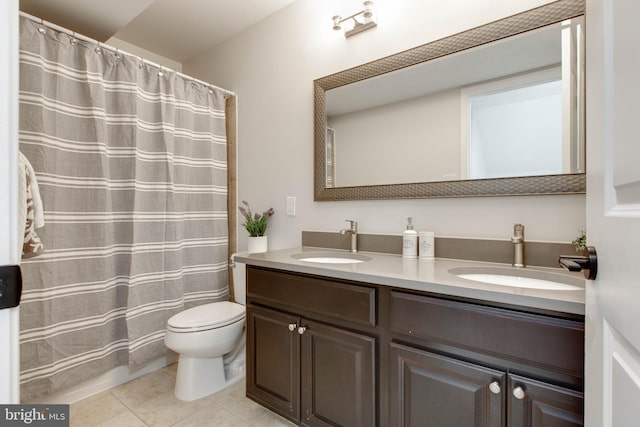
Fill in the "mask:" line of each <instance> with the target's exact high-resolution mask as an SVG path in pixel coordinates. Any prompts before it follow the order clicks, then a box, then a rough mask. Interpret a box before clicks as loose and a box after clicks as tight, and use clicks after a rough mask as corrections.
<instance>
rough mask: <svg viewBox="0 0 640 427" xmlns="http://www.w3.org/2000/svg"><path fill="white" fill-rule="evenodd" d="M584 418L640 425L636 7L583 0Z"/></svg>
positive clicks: (621, 0) (639, 47) (639, 31)
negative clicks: (588, 257) (593, 254)
mask: <svg viewBox="0 0 640 427" xmlns="http://www.w3.org/2000/svg"><path fill="white" fill-rule="evenodd" d="M586 16H587V25H586V28H587V37H586V39H587V70H586V78H587V91H586V99H587V132H586V134H587V241H588V244H589V245H592V246H595V247H596V249H597V251H598V258H599V260H598V263H599V268H598V270H599V271H598V277H597V278H596V280H595V281H594V282H592V283H589V284H588V290H587V308H586V312H587V316H586V372H585V375H586V376H585V382H586V393H585V398H586V401H585V421H586V425H587V426H591V427H627V426H629V427H631V426H633V427H637V426H639V425H640V415H638V411H640V251H639V250H638V247H640V26H639V25H638V22H637V19H638V17H640V2H639V1H638V0H587V12H586Z"/></svg>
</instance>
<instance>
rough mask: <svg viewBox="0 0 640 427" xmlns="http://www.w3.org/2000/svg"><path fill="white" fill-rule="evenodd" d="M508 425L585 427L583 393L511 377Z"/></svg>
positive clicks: (516, 376)
mask: <svg viewBox="0 0 640 427" xmlns="http://www.w3.org/2000/svg"><path fill="white" fill-rule="evenodd" d="M508 383H509V384H508V390H509V391H510V394H509V397H508V398H509V425H510V426H513V427H578V426H582V425H584V415H583V414H584V397H583V394H582V393H579V392H576V391H574V390H570V389H566V388H563V387H558V386H554V385H552V384H548V383H544V382H540V381H536V380H532V379H530V378H525V377H521V376H519V375H514V374H510V375H509V378H508Z"/></svg>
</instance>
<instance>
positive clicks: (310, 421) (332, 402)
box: [300, 320, 376, 427]
mask: <svg viewBox="0 0 640 427" xmlns="http://www.w3.org/2000/svg"><path fill="white" fill-rule="evenodd" d="M302 324H303V326H304V327H305V330H304V333H303V334H302V335H301V337H302V341H301V345H302V347H301V355H300V357H301V360H300V364H301V387H302V396H301V397H302V419H301V421H302V425H305V426H349V427H357V426H362V427H371V426H375V425H376V404H375V402H376V392H375V366H376V365H375V338H371V337H368V336H366V335H361V334H357V333H352V332H348V331H345V330H342V329H338V328H334V327H331V326H327V325H323V324H320V323H316V322H310V321H309V322H308V321H305V320H303V322H302Z"/></svg>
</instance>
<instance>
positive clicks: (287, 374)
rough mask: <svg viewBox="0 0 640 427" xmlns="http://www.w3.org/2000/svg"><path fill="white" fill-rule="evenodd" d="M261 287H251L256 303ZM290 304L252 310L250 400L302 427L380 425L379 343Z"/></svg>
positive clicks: (249, 321) (249, 318)
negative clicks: (377, 352)
mask: <svg viewBox="0 0 640 427" xmlns="http://www.w3.org/2000/svg"><path fill="white" fill-rule="evenodd" d="M280 283H281V284H282V282H280ZM249 286H251V285H249ZM259 288H260V287H259V286H257V287H256V288H250V289H251V291H250V292H249V293H250V294H251V295H253V296H254V297H256V298H257V299H256V300H260V297H259V295H257V294H256V292H258V294H259V293H260V290H259ZM353 291H355V292H358V293H359V292H360V291H362V290H361V289H357V288H354V289H353ZM365 294H366V292H365ZM292 298H294V299H298V298H304V297H303V295H302V294H300V295H297V296H292ZM283 304H284V306H283ZM286 305H287V299H286V298H284V299H281V300H279V301H278V306H279V307H278V308H279V309H274V308H271V307H269V308H267V307H262V306H258V305H256V304H250V305H249V306H248V309H247V325H248V326H247V358H248V363H247V396H249V397H250V398H252V399H253V400H255V401H257V402H259V403H260V404H262V405H263V406H265V407H267V408H269V409H271V410H273V411H275V412H277V413H279V414H280V415H282V416H284V417H286V418H288V419H290V420H292V421H294V422H296V423H299V424H300V425H303V426H354V427H356V426H362V427H369V426H375V425H376V403H375V402H376V383H375V377H376V375H375V369H376V358H375V354H376V339H375V338H374V337H371V336H368V335H365V334H362V333H358V332H354V331H351V330H346V329H344V328H341V327H336V326H334V325H329V324H327V323H325V322H320V321H317V320H314V319H311V318H310V317H311V316H302V315H292V314H288V312H285V311H283V310H285V309H287V310H290V311H293V312H296V311H298V312H300V311H303V312H306V313H301V314H310V313H308V312H307V311H306V310H301V308H300V307H299V306H298V307H296V306H293V305H292V306H290V307H288V308H287V307H286ZM315 308H316V309H318V307H315ZM365 312H366V311H365ZM366 313H367V316H368V312H366ZM343 314H344V316H347V317H348V316H349V313H348V312H345V313H343ZM340 317H343V316H342V315H341V316H340Z"/></svg>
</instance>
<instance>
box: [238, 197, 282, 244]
mask: <svg viewBox="0 0 640 427" xmlns="http://www.w3.org/2000/svg"><path fill="white" fill-rule="evenodd" d="M242 204H243V205H244V206H239V207H238V209H240V213H241V214H242V216H243V217H244V223H243V224H242V225H243V226H244V228H245V229H246V230H247V232H248V233H249V238H248V250H249V253H257V252H266V251H267V236H266V235H265V233H266V232H267V225H268V221H269V218H270V217H271V215H273V214H274V213H275V211H274V210H273V208H269V209H268V210H266V211H264V212H262V214H259V213H257V212H256V213H254V212H253V211H252V210H251V207H250V206H249V203H247V202H245V201H244V200H243V201H242Z"/></svg>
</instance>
